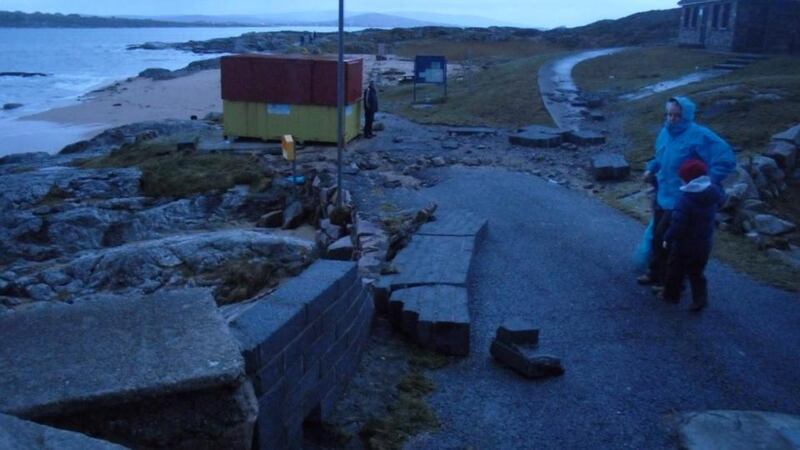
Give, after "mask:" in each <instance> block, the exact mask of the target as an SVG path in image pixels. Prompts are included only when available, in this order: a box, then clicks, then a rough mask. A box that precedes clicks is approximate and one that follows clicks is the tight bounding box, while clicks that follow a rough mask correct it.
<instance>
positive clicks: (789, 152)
mask: <svg viewBox="0 0 800 450" xmlns="http://www.w3.org/2000/svg"><path fill="white" fill-rule="evenodd" d="M764 156H767V157H769V158H772V159H774V160H775V162H776V163H777V164H778V167H780V168H781V169H783V170H784V171H791V170H793V169H794V167H795V165H796V164H797V147H796V146H795V145H793V144H790V143H789V142H786V141H772V142H770V143H769V147H767V151H766V152H764Z"/></svg>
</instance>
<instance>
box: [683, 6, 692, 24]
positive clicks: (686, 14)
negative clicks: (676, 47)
mask: <svg viewBox="0 0 800 450" xmlns="http://www.w3.org/2000/svg"><path fill="white" fill-rule="evenodd" d="M691 17H692V7H691V6H687V7H685V8H683V28H689V19H690V18H691Z"/></svg>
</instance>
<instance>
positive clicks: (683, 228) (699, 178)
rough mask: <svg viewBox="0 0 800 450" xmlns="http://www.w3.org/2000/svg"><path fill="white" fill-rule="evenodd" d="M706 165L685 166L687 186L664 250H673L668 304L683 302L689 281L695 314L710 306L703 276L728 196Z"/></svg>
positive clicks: (664, 295)
mask: <svg viewBox="0 0 800 450" xmlns="http://www.w3.org/2000/svg"><path fill="white" fill-rule="evenodd" d="M707 173H708V168H707V166H706V164H705V163H704V162H703V161H701V160H698V159H689V160H686V161H685V162H684V163H683V164H681V166H680V169H679V170H678V175H679V176H680V178H681V180H682V181H683V182H684V183H685V184H684V185H683V186H682V187H681V188H680V191H681V192H680V195H679V196H678V199H677V202H676V204H675V208H674V209H673V211H672V217H671V219H670V225H669V228H667V231H666V232H665V233H664V242H663V246H664V248H666V249H668V250H669V257H668V259H667V271H666V280H665V283H664V291H663V293H662V298H663V300H664V301H667V302H671V303H678V302H679V301H680V295H681V287H682V285H683V279H684V278H685V277H688V278H689V283H690V284H691V287H692V305H691V307H690V309H691V310H692V311H700V310H702V309H703V308H705V307H706V305H707V304H708V289H707V286H706V277H705V275H703V272H704V270H705V267H706V264H707V263H708V257H709V254H710V253H711V245H712V241H713V236H714V225H715V218H716V215H717V210H718V209H719V207H720V206H722V203H723V200H724V198H725V194H724V193H723V191H722V189H721V188H720V187H719V185H717V184H715V183H713V182H712V181H711V178H710V177H709V176H708V175H707Z"/></svg>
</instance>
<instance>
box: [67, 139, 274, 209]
mask: <svg viewBox="0 0 800 450" xmlns="http://www.w3.org/2000/svg"><path fill="white" fill-rule="evenodd" d="M178 140H180V139H178V138H177V137H174V138H171V139H156V140H153V141H148V142H144V143H139V144H131V145H126V146H123V147H122V148H120V149H119V150H117V151H114V152H112V153H110V154H109V155H106V156H101V157H99V158H94V159H90V160H85V161H81V162H80V163H79V165H80V166H81V167H85V168H107V167H138V168H139V169H140V170H141V171H142V181H141V183H142V186H141V187H142V191H143V192H144V194H145V195H147V196H150V197H186V196H189V195H192V194H198V193H204V192H210V191H217V190H226V189H229V188H231V187H233V186H235V185H238V184H246V185H250V186H252V187H254V188H263V187H265V186H267V185H268V184H269V183H270V180H269V179H268V178H266V177H265V175H264V171H263V170H261V169H260V167H261V163H260V161H259V160H258V158H257V157H254V156H246V155H231V154H223V153H198V152H196V151H190V150H184V151H177V150H176V145H175V144H176V142H177V141H178Z"/></svg>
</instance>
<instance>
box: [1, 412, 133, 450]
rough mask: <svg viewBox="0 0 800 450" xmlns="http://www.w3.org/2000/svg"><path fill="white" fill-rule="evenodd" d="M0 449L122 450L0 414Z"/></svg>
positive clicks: (119, 447) (113, 445)
mask: <svg viewBox="0 0 800 450" xmlns="http://www.w3.org/2000/svg"><path fill="white" fill-rule="evenodd" d="M0 448H2V449H9V450H11V449H16V450H23V449H24V450H124V449H125V448H127V447H123V446H121V445H117V444H112V443H111V442H106V441H101V440H99V439H94V438H92V437H89V436H86V435H84V434H80V433H75V432H72V431H66V430H59V429H58V428H53V427H48V426H46V425H40V424H38V423H35V422H29V421H27V420H21V419H17V418H16V417H11V416H7V415H5V414H0Z"/></svg>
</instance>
